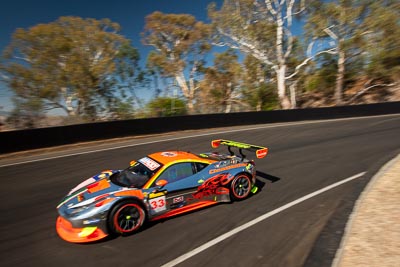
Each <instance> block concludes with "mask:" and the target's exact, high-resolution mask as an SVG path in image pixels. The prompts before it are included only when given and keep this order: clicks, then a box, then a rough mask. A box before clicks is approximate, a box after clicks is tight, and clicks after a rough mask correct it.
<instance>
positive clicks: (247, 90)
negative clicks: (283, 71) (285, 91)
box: [242, 55, 279, 111]
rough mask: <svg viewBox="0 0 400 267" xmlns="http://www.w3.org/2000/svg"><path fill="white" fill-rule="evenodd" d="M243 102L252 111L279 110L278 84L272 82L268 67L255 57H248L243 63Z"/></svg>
mask: <svg viewBox="0 0 400 267" xmlns="http://www.w3.org/2000/svg"><path fill="white" fill-rule="evenodd" d="M243 66H244V67H243V87H242V96H243V100H244V101H245V102H246V103H247V104H248V106H250V107H251V109H252V110H256V111H261V110H273V109H277V108H279V100H278V96H277V94H276V84H275V83H273V82H271V78H272V77H271V72H270V71H269V69H268V67H267V66H266V65H265V64H263V63H262V62H261V61H260V60H258V59H256V58H255V57H253V56H251V55H248V56H246V58H245V59H244V61H243Z"/></svg>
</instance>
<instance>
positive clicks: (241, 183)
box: [56, 139, 268, 243]
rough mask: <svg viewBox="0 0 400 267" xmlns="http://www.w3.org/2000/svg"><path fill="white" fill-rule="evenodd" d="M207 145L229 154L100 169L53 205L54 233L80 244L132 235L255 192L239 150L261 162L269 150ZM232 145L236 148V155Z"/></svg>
mask: <svg viewBox="0 0 400 267" xmlns="http://www.w3.org/2000/svg"><path fill="white" fill-rule="evenodd" d="M211 145H212V147H213V148H217V147H219V146H220V145H225V146H227V147H228V150H229V154H221V153H217V152H208V153H202V154H193V153H189V152H183V151H166V152H157V153H154V154H150V155H148V156H146V157H143V158H141V159H139V160H138V161H131V163H130V166H129V167H128V168H127V169H125V170H108V171H103V172H101V173H100V174H98V175H95V176H93V177H91V178H89V179H87V180H86V181H84V182H82V183H81V184H79V185H78V186H76V187H75V188H73V189H72V190H71V191H70V192H69V193H68V195H67V196H66V197H65V198H64V199H63V200H62V201H61V203H60V204H59V205H58V206H57V209H58V213H59V217H58V218H57V222H56V230H57V233H58V235H59V236H60V237H61V238H63V239H64V240H66V241H69V242H74V243H83V242H92V241H96V240H100V239H102V238H104V237H106V236H108V235H110V234H122V235H126V234H131V233H133V232H135V231H137V230H138V229H139V228H140V227H141V226H142V225H143V224H144V223H145V222H146V221H154V220H159V219H163V218H168V217H171V216H174V215H178V214H182V213H184V212H188V211H193V210H196V209H199V208H203V207H206V206H209V205H213V204H216V203H220V202H231V201H235V200H242V199H245V198H246V197H248V196H249V194H251V193H255V192H256V191H257V187H256V186H255V181H256V168H255V163H254V161H252V160H248V159H247V158H246V156H245V155H244V154H243V150H247V151H251V152H254V153H255V155H256V157H257V158H263V157H265V156H266V155H267V153H268V149H267V148H266V147H261V146H255V145H249V144H244V143H239V142H235V141H229V140H222V139H219V140H213V141H212V142H211ZM232 147H235V148H238V149H239V155H235V153H234V152H233V151H232Z"/></svg>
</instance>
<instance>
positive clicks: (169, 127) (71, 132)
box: [0, 102, 400, 153]
mask: <svg viewBox="0 0 400 267" xmlns="http://www.w3.org/2000/svg"><path fill="white" fill-rule="evenodd" d="M396 113H400V102H389V103H380V104H369V105H355V106H341V107H330V108H315V109H294V110H275V111H262V112H240V113H228V114H207V115H192V116H177V117H164V118H150V119H135V120H123V121H110V122H97V123H88V124H77V125H70V126H59V127H48V128H38V129H27V130H18V131H9V132H0V153H10V152H17V151H23V150H28V149H36V148H44V147H52V146H58V145H65V144H72V143H76V142H85V141H93V140H101V139H109V138H117V137H126V136H133V135H143V134H156V133H165V132H171V131H179V130H195V129H207V128H215V127H227V126H239V125H253V124H264V123H276V122H289V121H303V120H320V119H337V118H348V117H361V116H374V115H385V114H396Z"/></svg>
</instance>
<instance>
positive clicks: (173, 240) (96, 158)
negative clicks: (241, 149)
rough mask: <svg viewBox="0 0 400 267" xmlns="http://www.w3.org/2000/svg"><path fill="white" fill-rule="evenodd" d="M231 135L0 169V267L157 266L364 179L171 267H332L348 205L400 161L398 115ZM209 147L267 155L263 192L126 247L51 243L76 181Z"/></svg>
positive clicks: (148, 233)
mask: <svg viewBox="0 0 400 267" xmlns="http://www.w3.org/2000/svg"><path fill="white" fill-rule="evenodd" d="M233 130H234V131H232V129H224V130H221V129H217V130H202V131H193V132H180V133H176V134H174V135H168V136H164V137H160V136H154V137H143V138H141V139H133V140H131V141H124V143H123V146H125V147H122V148H118V149H111V150H102V151H98V152H93V153H83V154H76V155H73V156H65V157H64V156H62V155H68V153H71V151H68V150H65V151H61V152H57V153H59V154H58V156H57V157H55V158H50V159H46V160H40V159H41V157H48V155H43V156H35V158H34V159H33V158H19V159H15V160H14V159H11V158H7V159H3V160H0V181H1V189H0V191H1V192H0V208H1V209H0V212H1V213H0V214H1V216H0V226H1V235H0V257H1V261H0V262H1V263H0V266H98V267H100V266H161V265H163V264H165V263H169V262H170V261H172V260H174V259H176V258H177V257H179V256H181V255H182V254H185V253H187V252H191V251H192V250H193V249H195V248H197V247H199V246H201V245H203V244H205V243H207V242H208V241H210V240H213V239H214V238H216V237H218V236H220V235H222V234H224V233H226V232H228V231H230V230H232V229H235V228H236V227H238V226H241V225H243V224H245V223H246V222H248V221H251V220H252V219H255V218H257V217H259V216H261V215H264V214H266V213H267V212H269V211H272V210H275V209H277V208H279V207H281V206H283V205H285V204H287V203H290V202H292V201H294V200H296V199H299V198H301V197H303V196H305V195H307V194H310V193H312V192H315V191H317V190H319V189H321V188H324V187H326V186H328V185H331V184H333V183H335V182H338V181H340V180H343V179H346V178H348V177H351V176H353V175H355V174H358V173H361V172H366V174H365V175H363V176H362V177H360V178H358V179H355V180H353V181H350V182H348V183H345V184H343V185H341V186H338V187H336V188H334V189H332V190H329V191H327V192H325V193H322V194H320V195H318V196H315V197H313V198H310V199H308V200H306V201H304V202H302V203H300V204H298V205H295V206H293V207H291V208H288V209H286V210H283V211H282V212H280V213H277V214H276V215H274V216H271V217H269V218H267V219H265V220H263V221H261V222H259V223H257V224H255V225H254V226H252V227H250V228H248V229H246V230H243V231H241V232H239V233H237V234H235V235H233V236H231V237H229V238H227V239H225V240H223V241H222V242H220V243H218V244H216V245H214V246H211V247H209V248H208V249H206V250H204V251H202V252H200V253H198V254H196V255H193V257H190V258H188V259H187V260H185V261H183V262H182V263H180V264H179V265H178V266H330V264H331V261H332V259H333V257H334V255H335V252H336V249H337V246H338V245H339V242H340V238H341V236H342V231H343V227H344V225H345V223H346V220H347V216H348V214H349V213H350V212H351V208H352V206H353V204H354V201H355V200H356V199H357V197H358V195H359V193H360V192H361V191H362V190H363V188H364V186H365V185H366V183H367V182H368V181H369V179H370V178H371V177H372V176H373V175H374V174H375V173H376V171H377V170H378V169H379V168H380V167H381V166H382V165H384V164H385V163H386V162H387V161H388V160H390V159H391V158H393V157H394V156H395V155H397V154H398V153H400V115H388V116H381V117H370V118H358V119H343V120H335V121H323V122H305V123H287V124H270V125H255V126H247V127H235V128H234V129H233ZM223 131H225V132H223ZM218 132H219V133H218ZM188 135H191V136H192V137H188ZM162 138H164V139H168V141H160V140H162ZM216 138H224V139H231V140H236V141H241V142H245V143H251V144H256V145H264V146H267V147H269V149H270V154H269V155H268V156H267V157H266V158H264V159H260V160H256V164H257V169H258V171H259V177H258V180H259V185H260V186H261V187H262V188H261V190H260V191H259V192H258V193H257V194H256V195H254V196H252V197H251V198H249V199H247V200H245V201H242V202H235V203H232V204H221V205H217V206H213V207H210V208H207V209H203V210H200V211H196V212H193V213H190V214H186V215H184V216H179V217H176V218H172V219H169V220H165V221H162V222H158V223H154V224H151V225H149V227H147V228H146V229H144V230H143V231H141V232H139V233H137V234H135V235H132V236H129V237H119V238H115V239H111V240H107V241H104V242H98V243H95V244H85V245H77V244H70V243H67V242H65V241H63V240H61V239H60V238H59V237H58V236H57V234H56V232H55V219H56V217H57V212H56V209H55V207H56V206H57V204H58V202H59V201H60V200H61V198H62V197H63V196H64V195H65V194H66V193H67V192H68V191H69V189H71V188H72V187H74V186H75V185H76V184H78V183H79V182H80V181H82V180H83V179H85V178H88V177H90V176H92V175H94V174H96V173H98V172H99V171H102V170H105V169H119V168H124V167H126V166H127V165H128V163H129V161H130V160H132V159H137V158H140V157H143V156H144V155H146V154H148V153H151V152H154V151H163V150H174V149H180V150H186V151H192V152H196V153H197V152H198V153H200V152H204V151H209V150H211V148H210V140H211V139H216ZM153 141H156V142H153ZM144 142H146V143H147V144H143V145H140V143H144ZM135 144H138V145H135ZM116 145H118V144H113V146H116ZM95 149H98V147H92V148H85V149H84V150H85V151H86V152H88V151H90V150H95ZM60 155H61V156H62V157H59V156H60ZM32 159H33V161H31V162H27V163H23V164H16V165H12V164H13V163H18V162H21V161H28V160H32ZM38 159H39V160H38ZM10 164H11V165H10Z"/></svg>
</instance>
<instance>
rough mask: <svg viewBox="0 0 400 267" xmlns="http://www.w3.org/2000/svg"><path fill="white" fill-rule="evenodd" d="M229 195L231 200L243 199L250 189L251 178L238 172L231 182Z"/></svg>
mask: <svg viewBox="0 0 400 267" xmlns="http://www.w3.org/2000/svg"><path fill="white" fill-rule="evenodd" d="M230 189H231V190H230V192H231V197H232V199H233V200H242V199H245V198H246V197H247V196H248V195H249V194H250V191H251V180H250V177H249V176H248V175H246V174H238V175H237V176H236V177H235V178H234V179H233V181H232V183H231V188H230Z"/></svg>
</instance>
